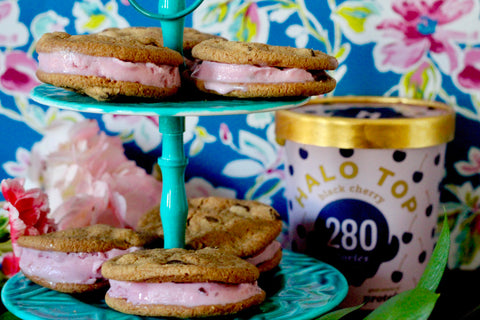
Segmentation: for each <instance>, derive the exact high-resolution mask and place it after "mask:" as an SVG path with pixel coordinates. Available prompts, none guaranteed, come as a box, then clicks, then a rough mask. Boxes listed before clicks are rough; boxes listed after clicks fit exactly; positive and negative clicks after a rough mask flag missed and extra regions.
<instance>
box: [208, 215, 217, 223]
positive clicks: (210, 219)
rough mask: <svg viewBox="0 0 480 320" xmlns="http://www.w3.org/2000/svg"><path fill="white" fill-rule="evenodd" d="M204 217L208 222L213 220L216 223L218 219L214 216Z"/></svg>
mask: <svg viewBox="0 0 480 320" xmlns="http://www.w3.org/2000/svg"><path fill="white" fill-rule="evenodd" d="M205 219H206V220H207V221H208V222H214V223H218V222H219V220H218V219H217V218H215V217H211V216H205Z"/></svg>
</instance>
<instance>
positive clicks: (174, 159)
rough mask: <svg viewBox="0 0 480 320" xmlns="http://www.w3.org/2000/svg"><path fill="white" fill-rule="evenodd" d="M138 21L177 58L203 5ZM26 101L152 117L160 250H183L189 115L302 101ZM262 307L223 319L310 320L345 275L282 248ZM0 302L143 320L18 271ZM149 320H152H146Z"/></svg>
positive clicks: (162, 7)
mask: <svg viewBox="0 0 480 320" xmlns="http://www.w3.org/2000/svg"><path fill="white" fill-rule="evenodd" d="M129 1H130V3H131V4H132V6H133V7H134V8H136V9H137V10H138V11H139V12H141V13H142V14H144V15H147V16H149V17H151V18H154V19H157V20H160V22H161V26H162V31H163V35H164V45H165V46H167V47H169V48H171V49H174V50H176V51H178V52H180V53H182V54H183V52H182V51H183V50H182V49H183V29H184V17H185V15H187V14H189V13H191V12H192V11H193V10H195V8H197V7H198V6H199V5H200V4H201V3H202V1H203V0H194V1H192V2H193V4H192V5H190V6H189V7H186V5H185V0H159V7H158V12H159V13H158V14H157V13H151V12H149V11H147V10H145V9H143V8H142V7H141V6H140V5H139V4H137V2H136V1H135V0H129ZM31 98H32V99H33V100H34V101H36V102H38V103H41V104H44V105H47V106H50V107H58V108H62V109H69V110H75V111H79V112H91V113H109V114H119V115H144V116H159V133H160V134H161V135H162V153H161V157H160V158H159V159H158V164H159V165H160V168H161V170H162V177H163V189H162V197H161V203H160V215H161V220H162V223H163V226H164V237H165V239H164V240H165V243H164V246H165V248H167V249H170V248H183V247H184V246H185V227H186V219H187V214H188V204H187V196H186V191H185V169H186V166H187V162H188V161H187V158H186V157H185V152H184V144H183V134H184V132H185V118H186V117H188V116H207V115H231V114H246V113H253V112H266V111H275V110H280V109H287V108H293V107H297V106H301V105H303V104H305V103H306V102H307V101H308V98H293V99H284V100H275V99H268V100H245V99H216V98H209V99H198V100H194V99H188V97H185V96H182V95H181V94H179V95H178V96H177V97H175V98H171V99H170V100H165V101H161V102H152V101H147V100H140V101H131V102H99V101H97V100H94V99H92V98H90V97H87V96H84V95H80V94H77V93H74V92H71V91H67V90H64V89H61V88H58V87H54V86H51V85H47V84H42V85H39V86H38V87H36V88H34V90H33V91H32V93H31ZM260 280H261V281H264V283H262V286H263V287H265V288H268V290H267V291H268V292H267V294H268V296H267V299H266V301H265V302H264V303H263V304H262V305H261V306H260V307H259V309H255V310H252V311H246V312H247V313H242V314H239V315H235V316H232V317H228V318H226V319H229V320H247V319H248V320H254V319H255V320H257V319H258V320H260V319H279V320H280V319H285V320H286V319H299V320H308V319H315V318H317V317H318V316H320V315H321V314H323V313H325V312H327V311H329V310H330V309H332V308H333V307H335V306H336V305H338V304H339V303H340V302H341V301H342V300H343V299H344V298H345V296H346V295H347V291H348V284H347V281H346V279H345V277H344V276H343V275H342V274H341V273H340V272H339V271H338V270H336V269H335V268H334V267H332V266H330V265H328V264H325V263H323V262H321V261H318V260H316V259H314V258H312V257H308V256H306V255H303V254H299V253H294V252H291V251H288V250H284V256H283V258H282V261H281V264H280V267H279V268H278V270H276V271H274V273H272V274H270V275H269V276H267V277H266V278H263V279H260ZM1 298H2V301H3V303H4V304H5V306H6V307H7V308H8V309H9V310H10V311H11V312H13V313H14V314H15V315H17V316H20V317H22V318H24V319H28V320H50V319H77V318H78V319H100V318H101V319H116V320H120V319H121V320H137V319H138V320H140V319H150V318H145V317H139V316H134V315H126V314H120V313H118V312H116V311H114V310H111V309H110V308H108V307H107V306H106V305H105V304H104V301H103V300H100V301H97V300H98V299H97V300H95V299H94V300H92V301H90V300H88V301H80V300H77V299H76V298H75V297H73V296H71V295H67V294H61V293H58V292H56V291H53V290H49V289H46V288H43V287H40V286H38V285H36V284H34V283H32V282H31V281H29V280H28V279H26V278H25V277H24V276H23V274H22V273H19V274H17V275H16V276H14V277H13V278H11V279H9V280H8V281H7V283H6V284H5V286H4V288H3V289H2V295H1ZM152 320H153V319H152Z"/></svg>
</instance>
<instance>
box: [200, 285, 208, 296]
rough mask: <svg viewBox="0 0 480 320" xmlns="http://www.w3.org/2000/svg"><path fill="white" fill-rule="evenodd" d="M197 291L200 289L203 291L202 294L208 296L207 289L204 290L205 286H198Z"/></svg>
mask: <svg viewBox="0 0 480 320" xmlns="http://www.w3.org/2000/svg"><path fill="white" fill-rule="evenodd" d="M198 291H200V292H201V293H203V294H204V295H206V296H208V292H207V290H205V288H203V287H200V288H199V289H198Z"/></svg>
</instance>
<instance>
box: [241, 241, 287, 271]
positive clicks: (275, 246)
mask: <svg viewBox="0 0 480 320" xmlns="http://www.w3.org/2000/svg"><path fill="white" fill-rule="evenodd" d="M281 247H282V245H281V244H280V242H278V241H276V240H275V241H272V243H270V244H269V245H268V246H266V247H265V249H263V250H262V252H260V253H259V254H257V255H255V256H253V257H251V258H246V259H245V260H246V261H248V262H250V263H251V264H253V265H255V266H258V265H260V264H262V263H264V262H266V261H269V260H270V259H272V258H273V257H274V256H275V254H276V253H277V252H278V250H280V248H281Z"/></svg>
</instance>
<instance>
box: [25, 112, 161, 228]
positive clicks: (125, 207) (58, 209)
mask: <svg viewBox="0 0 480 320" xmlns="http://www.w3.org/2000/svg"><path fill="white" fill-rule="evenodd" d="M58 133H59V132H58V131H54V132H52V135H53V136H52V137H50V133H47V134H46V135H45V137H44V139H43V140H42V141H41V142H40V143H39V144H37V145H35V146H34V147H33V149H32V161H31V162H32V163H37V164H38V165H37V170H39V172H37V173H32V175H33V176H35V175H37V176H38V177H37V179H38V181H40V182H41V184H42V188H43V189H44V190H45V192H46V193H47V194H48V196H49V200H50V209H51V215H50V217H51V218H53V219H54V221H55V223H57V224H58V228H59V229H60V230H62V229H66V228H72V227H83V226H87V225H92V224H96V223H105V224H109V225H112V226H115V227H122V228H123V227H127V228H135V227H136V225H137V222H138V220H139V218H140V217H141V216H142V215H143V214H144V213H145V212H147V211H148V210H149V209H151V208H152V207H154V206H155V205H157V204H159V203H160V198H161V191H162V184H161V182H159V181H157V180H156V179H155V178H154V177H153V176H151V175H149V174H147V173H146V172H145V170H144V169H143V168H140V167H138V166H137V165H136V163H135V162H134V161H131V160H129V159H128V158H127V157H126V156H125V154H124V149H123V145H122V141H121V139H120V138H119V137H113V136H108V135H107V134H105V133H104V132H101V131H100V130H99V127H98V124H97V122H96V121H94V120H85V121H82V122H78V123H75V124H74V125H73V126H70V127H68V128H67V129H66V130H64V131H63V133H62V134H63V139H61V141H58ZM45 150H49V151H48V152H45Z"/></svg>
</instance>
